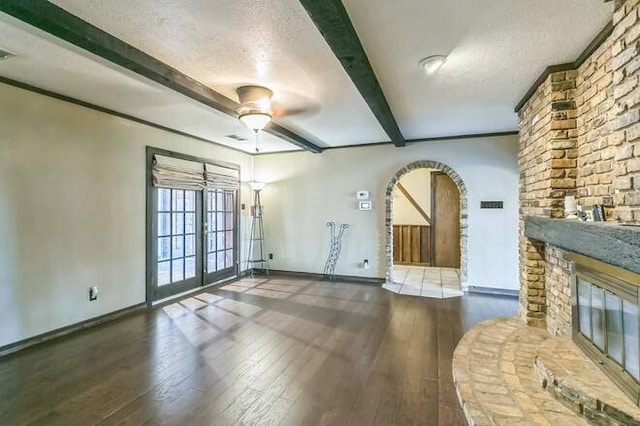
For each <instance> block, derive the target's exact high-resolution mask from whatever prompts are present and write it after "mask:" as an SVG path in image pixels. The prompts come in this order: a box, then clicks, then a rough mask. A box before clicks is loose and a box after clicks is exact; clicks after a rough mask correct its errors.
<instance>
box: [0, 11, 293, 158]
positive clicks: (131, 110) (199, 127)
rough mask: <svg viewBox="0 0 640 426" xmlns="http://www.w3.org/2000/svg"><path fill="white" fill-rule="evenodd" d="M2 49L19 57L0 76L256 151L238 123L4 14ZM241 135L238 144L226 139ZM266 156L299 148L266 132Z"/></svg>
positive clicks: (0, 66) (0, 65)
mask: <svg viewBox="0 0 640 426" xmlns="http://www.w3.org/2000/svg"><path fill="white" fill-rule="evenodd" d="M0 43H1V44H0V48H3V49H6V50H8V51H10V52H13V53H16V54H17V56H16V57H14V58H11V59H7V60H4V61H0V76H2V77H6V78H9V79H12V80H16V81H20V82H23V83H27V84H30V85H32V86H35V87H38V88H41V89H45V90H49V91H52V92H55V93H59V94H62V95H65V96H69V97H72V98H75V99H79V100H81V101H85V102H89V103H92V104H94V105H98V106H101V107H104V108H108V109H111V110H114V111H117V112H119V113H123V114H128V115H131V116H133V117H136V118H140V119H143V120H146V121H150V122H152V123H155V124H160V125H163V126H165V127H169V128H172V129H176V130H180V131H182V132H186V133H189V134H192V135H194V136H199V137H202V138H205V139H208V140H212V141H214V142H217V143H220V144H223V145H227V146H231V147H233V148H237V149H241V150H244V151H247V152H255V139H254V137H253V134H252V132H251V131H250V130H249V129H247V128H246V127H245V126H244V125H243V124H242V123H240V122H239V121H238V120H237V119H235V118H232V117H229V116H228V115H225V114H222V113H220V112H218V111H216V110H213V109H211V108H209V107H206V106H204V105H202V104H200V103H197V102H195V101H193V100H191V99H189V98H186V97H184V96H182V95H180V94H178V93H175V92H173V91H171V90H169V89H166V88H164V87H160V86H157V85H155V84H153V83H150V82H149V81H147V80H144V79H142V78H141V77H139V76H137V75H134V74H131V73H129V72H127V71H124V70H123V69H121V68H120V67H116V66H112V65H110V64H107V63H106V62H105V61H104V60H102V59H100V58H97V57H95V56H93V55H90V54H88V53H86V52H85V51H83V50H80V49H78V48H76V47H74V46H71V45H68V44H66V43H64V42H61V41H60V40H58V39H56V38H54V37H52V36H49V35H47V34H46V33H43V32H40V31H37V30H34V29H33V28H32V27H30V26H28V25H26V24H24V23H22V22H20V21H17V20H16V19H14V18H12V17H9V16H7V15H4V14H2V13H0ZM234 134H235V135H239V136H241V137H244V138H246V139H247V140H246V141H241V142H238V141H236V140H233V139H230V138H228V137H227V135H234ZM260 138H261V139H260V149H261V151H262V152H274V151H283V150H285V151H286V150H297V149H298V148H297V147H295V146H293V145H291V144H289V143H287V142H285V141H282V140H281V139H279V138H276V137H275V136H272V135H270V134H268V133H264V132H262V133H261V135H260Z"/></svg>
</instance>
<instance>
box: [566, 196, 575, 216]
mask: <svg viewBox="0 0 640 426" xmlns="http://www.w3.org/2000/svg"><path fill="white" fill-rule="evenodd" d="M576 211H577V206H576V197H574V196H573V195H567V196H566V197H564V213H565V216H566V217H567V219H577V218H578V216H577V215H576Z"/></svg>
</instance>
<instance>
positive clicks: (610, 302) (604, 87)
mask: <svg viewBox="0 0 640 426" xmlns="http://www.w3.org/2000/svg"><path fill="white" fill-rule="evenodd" d="M612 6H613V7H612V9H613V14H612V20H611V22H610V23H609V24H608V25H606V26H605V27H604V28H603V29H602V31H601V32H600V34H598V35H597V37H596V38H595V39H594V40H593V41H592V42H591V43H590V44H589V46H585V50H584V52H583V53H582V54H581V55H580V56H579V57H578V58H576V60H575V61H574V62H570V63H565V64H550V66H549V67H548V68H547V69H546V70H545V72H544V73H543V74H542V75H541V76H540V78H539V79H538V80H537V81H536V82H535V84H534V85H533V87H532V88H531V89H530V90H529V91H528V92H527V94H526V96H525V97H524V98H523V100H522V101H521V102H520V103H519V104H518V106H517V107H516V112H517V113H518V118H519V133H520V141H519V151H518V165H519V169H520V235H519V254H520V294H519V301H520V310H519V318H517V319H514V318H512V319H496V320H492V321H487V322H486V323H481V324H479V325H477V326H476V327H474V329H472V330H471V331H470V332H468V333H466V334H465V336H464V337H463V339H462V340H461V342H460V343H459V345H458V347H457V348H456V351H455V354H454V360H453V374H454V381H455V384H456V390H457V392H458V399H459V400H460V402H461V405H462V407H463V410H464V412H465V415H466V417H467V419H468V421H469V422H470V424H500V421H502V419H503V418H509V419H510V421H512V420H513V419H516V418H517V419H520V420H519V421H520V423H517V422H516V423H517V424H530V423H535V424H538V423H539V422H542V423H544V422H543V420H545V421H547V422H549V423H554V424H555V422H559V423H557V424H585V423H584V422H585V421H586V422H588V423H592V424H616V425H617V424H639V425H640V408H639V407H638V403H639V399H640V386H639V378H640V363H639V358H640V347H639V344H640V335H639V328H640V323H639V320H640V318H639V316H638V311H639V308H638V306H639V298H638V293H639V288H640V278H639V277H640V226H639V225H640V0H615V1H614V2H612ZM566 196H574V197H575V199H576V200H577V201H578V202H579V203H580V204H581V206H583V207H584V208H586V209H589V208H590V207H591V206H595V205H598V206H602V207H603V208H604V210H605V213H606V214H605V216H606V221H603V222H582V221H580V220H569V219H565V211H564V199H565V197H566ZM626 225H630V226H626ZM634 225H635V226H634ZM478 366H482V367H481V368H480V369H479V367H478ZM489 385H490V386H489ZM625 394H626V396H628V397H629V398H626V397H625ZM496 395H499V397H498V396H496ZM505 416H506V417H505ZM514 424H515V423H514Z"/></svg>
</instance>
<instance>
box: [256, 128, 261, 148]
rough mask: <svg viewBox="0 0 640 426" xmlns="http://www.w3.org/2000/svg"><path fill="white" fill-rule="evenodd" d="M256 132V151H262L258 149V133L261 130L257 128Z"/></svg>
mask: <svg viewBox="0 0 640 426" xmlns="http://www.w3.org/2000/svg"><path fill="white" fill-rule="evenodd" d="M255 132H256V152H260V150H259V149H258V138H259V136H258V133H260V130H257V129H256V130H255Z"/></svg>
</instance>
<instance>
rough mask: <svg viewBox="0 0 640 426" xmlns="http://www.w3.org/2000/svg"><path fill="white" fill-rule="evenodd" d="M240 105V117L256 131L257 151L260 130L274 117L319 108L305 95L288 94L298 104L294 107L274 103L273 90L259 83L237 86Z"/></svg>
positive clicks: (312, 110) (238, 109)
mask: <svg viewBox="0 0 640 426" xmlns="http://www.w3.org/2000/svg"><path fill="white" fill-rule="evenodd" d="M236 94H237V95H238V101H239V102H240V106H239V107H238V108H237V109H236V113H237V114H238V119H239V120H240V121H242V122H243V123H244V124H245V125H246V126H247V127H248V128H249V129H251V130H253V131H254V132H255V136H256V152H258V151H259V150H258V132H260V130H262V129H264V128H265V127H266V126H267V125H268V124H269V123H270V122H271V121H272V119H274V118H276V119H277V118H282V117H289V116H292V115H298V114H304V113H309V112H315V111H317V110H318V109H319V108H318V107H317V106H316V105H313V104H311V103H310V102H308V101H307V100H306V99H305V98H304V97H301V96H296V95H292V94H287V95H286V98H287V99H288V100H289V101H290V102H292V103H294V104H296V107H294V108H289V109H287V108H284V107H282V106H280V105H277V104H275V105H274V104H273V103H272V98H273V92H272V91H271V90H270V89H268V88H266V87H264V86H258V85H246V86H240V87H238V88H236Z"/></svg>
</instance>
